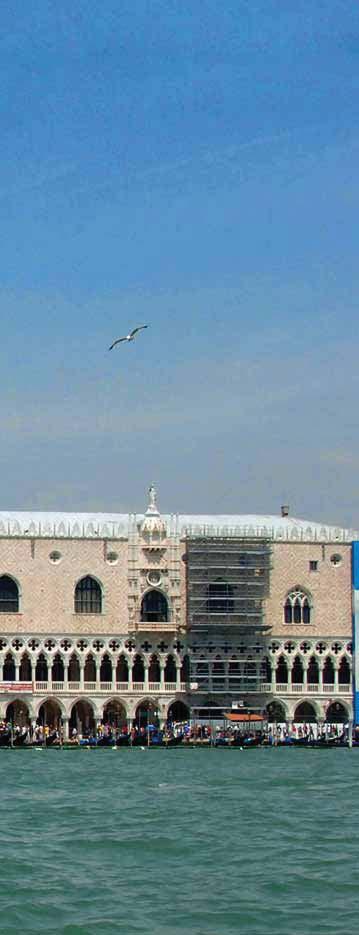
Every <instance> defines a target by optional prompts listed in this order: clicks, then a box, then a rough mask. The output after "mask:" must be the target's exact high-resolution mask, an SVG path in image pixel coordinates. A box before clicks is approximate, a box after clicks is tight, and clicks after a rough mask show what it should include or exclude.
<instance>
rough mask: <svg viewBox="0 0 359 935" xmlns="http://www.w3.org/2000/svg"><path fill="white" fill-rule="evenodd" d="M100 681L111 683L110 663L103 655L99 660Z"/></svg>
mask: <svg viewBox="0 0 359 935" xmlns="http://www.w3.org/2000/svg"><path fill="white" fill-rule="evenodd" d="M100 681H101V682H112V663H111V659H110V657H109V656H108V655H107V653H105V655H104V656H103V657H102V659H101V666H100Z"/></svg>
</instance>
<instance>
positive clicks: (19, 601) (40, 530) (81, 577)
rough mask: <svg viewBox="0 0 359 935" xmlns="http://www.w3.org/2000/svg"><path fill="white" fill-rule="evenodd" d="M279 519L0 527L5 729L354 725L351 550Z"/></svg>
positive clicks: (153, 518)
mask: <svg viewBox="0 0 359 935" xmlns="http://www.w3.org/2000/svg"><path fill="white" fill-rule="evenodd" d="M356 537H357V536H356V533H354V532H353V531H352V530H343V529H337V528H335V527H330V526H321V525H320V524H317V523H308V522H305V521H302V520H296V519H292V518H291V517H289V515H287V509H286V508H282V515H280V516H241V515H238V516H178V515H175V514H173V515H163V516H161V514H160V512H159V510H158V507H157V498H156V492H155V490H154V488H153V487H151V488H150V490H149V503H148V507H147V510H146V512H145V514H143V515H140V516H139V515H135V514H129V515H124V514H99V513H96V514H93V515H89V514H68V513H16V512H13V513H5V512H2V513H0V718H3V719H7V720H9V719H12V720H13V721H14V723H20V724H23V723H29V722H30V721H31V722H32V723H33V724H35V723H36V722H42V723H46V724H48V725H49V726H51V725H54V726H55V725H56V726H57V725H58V724H59V723H61V724H62V725H63V733H64V737H67V736H68V733H69V729H70V728H71V727H76V728H77V729H78V730H80V731H81V730H83V729H85V728H89V727H90V728H94V727H95V726H96V724H99V723H100V722H101V721H105V722H111V723H116V724H118V725H120V724H121V723H123V722H127V723H128V724H130V723H132V722H133V721H137V722H139V723H141V724H144V723H146V719H147V721H148V718H149V716H150V717H151V720H155V719H156V720H157V721H158V722H161V723H163V722H164V721H165V720H166V719H167V718H170V719H176V720H184V719H187V718H188V717H190V716H191V717H192V718H193V719H194V720H201V719H202V720H203V719H207V720H208V719H210V720H211V719H214V720H218V719H220V718H221V717H223V713H224V712H225V711H228V710H230V709H231V706H232V705H233V704H234V705H238V706H242V705H243V706H244V707H245V709H246V710H250V711H256V712H258V711H261V712H263V711H264V712H266V714H267V715H268V717H269V719H271V720H276V721H280V722H284V721H287V722H290V721H295V722H303V721H304V722H313V721H317V722H319V721H325V720H327V721H328V722H330V723H333V722H334V723H335V722H345V721H348V720H349V719H350V718H351V717H352V642H351V640H352V623H351V620H352V587H351V543H352V541H353V539H355V538H356Z"/></svg>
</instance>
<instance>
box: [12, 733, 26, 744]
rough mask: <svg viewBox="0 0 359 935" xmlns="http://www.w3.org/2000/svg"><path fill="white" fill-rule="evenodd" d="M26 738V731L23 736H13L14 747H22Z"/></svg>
mask: <svg viewBox="0 0 359 935" xmlns="http://www.w3.org/2000/svg"><path fill="white" fill-rule="evenodd" d="M27 737H28V731H27V730H26V731H25V733H24V734H15V735H14V738H13V746H14V747H22V746H23V745H24V743H26V740H27Z"/></svg>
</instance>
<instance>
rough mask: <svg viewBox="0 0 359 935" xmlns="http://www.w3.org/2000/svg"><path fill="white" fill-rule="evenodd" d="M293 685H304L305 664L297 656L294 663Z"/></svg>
mask: <svg viewBox="0 0 359 935" xmlns="http://www.w3.org/2000/svg"><path fill="white" fill-rule="evenodd" d="M292 685H303V663H302V660H301V658H300V656H296V657H295V660H294V662H293V668H292Z"/></svg>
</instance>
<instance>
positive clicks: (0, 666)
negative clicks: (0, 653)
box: [0, 659, 4, 682]
mask: <svg viewBox="0 0 359 935" xmlns="http://www.w3.org/2000/svg"><path fill="white" fill-rule="evenodd" d="M3 676H4V660H3V659H1V661H0V682H2V681H3Z"/></svg>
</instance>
